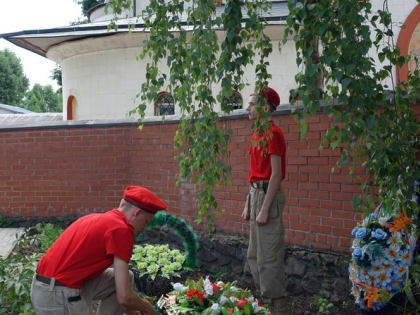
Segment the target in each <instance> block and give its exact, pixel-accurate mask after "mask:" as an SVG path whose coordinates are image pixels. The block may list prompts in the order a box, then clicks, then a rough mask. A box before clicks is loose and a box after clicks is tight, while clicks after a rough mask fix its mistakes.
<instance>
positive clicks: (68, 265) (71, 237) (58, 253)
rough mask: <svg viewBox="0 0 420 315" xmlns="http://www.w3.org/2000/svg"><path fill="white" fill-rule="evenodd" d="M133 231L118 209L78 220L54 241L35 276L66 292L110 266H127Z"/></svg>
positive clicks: (131, 247) (80, 285) (131, 248)
mask: <svg viewBox="0 0 420 315" xmlns="http://www.w3.org/2000/svg"><path fill="white" fill-rule="evenodd" d="M133 244H134V228H133V226H132V225H131V224H129V223H128V221H127V219H126V218H125V216H124V214H123V213H122V212H121V211H119V210H118V209H114V210H111V211H108V212H106V213H95V214H89V215H86V216H84V217H81V218H80V219H78V220H77V221H76V222H74V223H73V224H72V225H70V226H69V227H68V228H67V229H66V230H65V231H64V232H63V234H61V236H60V237H59V238H58V239H57V240H56V241H55V243H54V244H53V245H52V246H51V248H50V249H49V250H48V251H47V253H46V254H45V255H44V256H43V257H42V258H41V260H40V261H39V264H38V269H37V271H36V272H37V274H39V275H42V276H45V277H48V278H55V279H56V280H58V281H60V282H61V283H62V284H64V285H66V286H67V287H70V288H76V289H78V288H81V287H82V285H83V282H84V281H86V280H91V279H94V278H96V277H98V276H99V275H100V274H101V273H103V272H104V271H105V269H107V268H108V267H110V266H111V265H112V264H113V262H114V255H115V256H117V257H118V258H120V259H122V260H125V261H126V262H129V260H130V257H131V254H132V251H133Z"/></svg>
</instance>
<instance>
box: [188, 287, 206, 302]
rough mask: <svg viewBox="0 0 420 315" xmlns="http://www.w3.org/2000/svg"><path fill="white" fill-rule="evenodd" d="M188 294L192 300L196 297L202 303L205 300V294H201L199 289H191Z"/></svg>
mask: <svg viewBox="0 0 420 315" xmlns="http://www.w3.org/2000/svg"><path fill="white" fill-rule="evenodd" d="M186 294H187V296H188V297H189V298H190V299H192V298H193V297H194V296H196V297H197V298H198V299H199V300H200V301H202V300H203V298H204V295H203V293H201V292H200V291H199V290H198V289H191V290H189V291H188V292H187V293H186Z"/></svg>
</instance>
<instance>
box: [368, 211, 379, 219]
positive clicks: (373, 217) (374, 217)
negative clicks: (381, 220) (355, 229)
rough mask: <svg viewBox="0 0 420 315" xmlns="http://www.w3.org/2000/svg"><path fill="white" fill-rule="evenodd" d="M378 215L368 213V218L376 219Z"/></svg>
mask: <svg viewBox="0 0 420 315" xmlns="http://www.w3.org/2000/svg"><path fill="white" fill-rule="evenodd" d="M377 218H378V217H377V216H376V214H374V213H371V214H369V220H376V219H377Z"/></svg>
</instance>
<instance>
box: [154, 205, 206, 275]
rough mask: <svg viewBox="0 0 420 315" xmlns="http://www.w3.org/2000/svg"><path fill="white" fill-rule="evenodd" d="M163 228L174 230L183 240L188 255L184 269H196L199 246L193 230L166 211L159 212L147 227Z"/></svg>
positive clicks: (182, 220)
mask: <svg viewBox="0 0 420 315" xmlns="http://www.w3.org/2000/svg"><path fill="white" fill-rule="evenodd" d="M161 226H167V227H169V228H171V229H173V230H174V232H175V233H176V234H177V235H178V236H179V237H181V238H182V239H183V245H184V250H185V251H186V253H187V256H186V259H185V261H184V267H187V268H195V267H196V266H197V256H198V248H199V244H198V241H197V235H195V233H194V230H193V228H192V227H191V226H190V225H188V224H186V222H185V220H184V219H179V218H177V217H176V216H175V215H173V214H169V213H166V212H165V211H159V212H157V213H156V214H155V216H154V218H153V220H152V221H151V222H149V224H148V225H147V229H151V228H154V227H161Z"/></svg>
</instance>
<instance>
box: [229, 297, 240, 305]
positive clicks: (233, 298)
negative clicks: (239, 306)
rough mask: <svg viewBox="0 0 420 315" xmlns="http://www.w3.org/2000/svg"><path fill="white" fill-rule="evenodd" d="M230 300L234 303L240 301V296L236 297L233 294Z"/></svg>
mask: <svg viewBox="0 0 420 315" xmlns="http://www.w3.org/2000/svg"><path fill="white" fill-rule="evenodd" d="M230 300H231V301H232V302H233V303H235V302H237V301H239V299H238V298H236V297H234V296H231V297H230Z"/></svg>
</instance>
